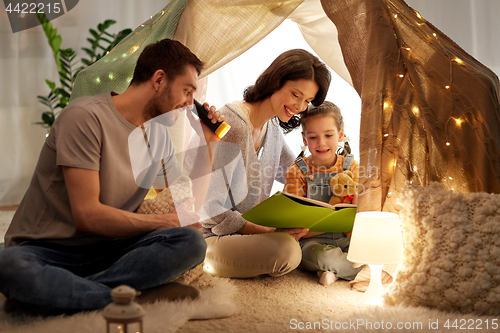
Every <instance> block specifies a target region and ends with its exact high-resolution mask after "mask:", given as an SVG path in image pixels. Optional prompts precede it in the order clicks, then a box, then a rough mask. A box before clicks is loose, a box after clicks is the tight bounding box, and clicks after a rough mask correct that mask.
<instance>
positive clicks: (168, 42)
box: [130, 39, 203, 85]
mask: <svg viewBox="0 0 500 333" xmlns="http://www.w3.org/2000/svg"><path fill="white" fill-rule="evenodd" d="M186 65H192V66H193V67H194V68H195V69H196V71H197V72H198V75H199V74H200V73H201V70H202V69H203V62H202V61H201V60H200V59H198V57H197V56H196V55H194V54H193V53H192V52H191V51H190V50H189V49H188V48H187V47H186V46H184V45H183V44H181V43H180V42H178V41H176V40H172V39H162V40H160V41H158V42H156V43H153V44H149V45H148V46H146V47H145V48H144V50H143V51H142V53H141V55H140V56H139V59H137V63H136V65H135V70H134V76H133V77H132V81H131V82H130V84H131V85H132V84H140V83H143V82H146V81H148V80H149V79H150V78H151V77H152V76H153V74H154V73H155V72H156V71H157V70H159V69H162V70H163V71H164V72H165V74H166V75H167V79H168V80H169V81H172V80H174V79H175V78H176V77H177V76H178V75H182V74H184V72H185V70H186Z"/></svg>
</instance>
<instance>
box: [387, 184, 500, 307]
mask: <svg viewBox="0 0 500 333" xmlns="http://www.w3.org/2000/svg"><path fill="white" fill-rule="evenodd" d="M399 204H400V205H401V206H402V210H401V212H400V214H399V216H400V219H401V225H402V230H403V239H404V242H405V251H404V260H403V262H402V264H401V266H400V270H399V272H398V274H397V275H396V281H395V283H394V284H393V285H392V287H391V289H390V290H389V292H388V293H387V294H386V296H385V301H386V303H388V304H392V305H396V304H401V305H408V306H426V307H430V308H436V309H439V310H444V311H450V312H451V311H459V312H462V313H474V314H478V315H500V196H499V195H497V194H488V193H466V194H463V193H453V192H452V191H449V190H446V189H445V188H444V186H443V185H442V184H440V183H435V182H433V183H431V184H430V185H429V186H428V187H419V186H415V185H409V186H407V187H406V188H405V189H404V191H403V192H402V195H401V197H400V202H399Z"/></svg>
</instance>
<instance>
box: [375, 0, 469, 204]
mask: <svg viewBox="0 0 500 333" xmlns="http://www.w3.org/2000/svg"><path fill="white" fill-rule="evenodd" d="M388 4H389V5H390V6H391V9H392V11H393V13H394V14H391V15H392V16H391V19H392V20H393V21H395V20H406V21H407V23H408V24H411V25H412V24H416V25H417V26H419V27H422V29H421V30H420V32H421V33H424V34H425V37H426V38H427V39H429V40H430V39H432V40H434V41H435V42H437V45H438V46H439V48H440V49H441V50H442V51H443V54H444V55H445V56H446V57H447V58H448V61H449V78H448V80H447V82H446V83H445V85H444V86H443V89H445V90H446V91H448V92H449V94H450V100H451V112H450V117H449V118H448V120H447V121H446V122H445V125H444V135H445V145H446V146H447V147H450V146H452V143H451V140H450V137H449V126H450V124H454V125H455V126H457V127H461V125H462V123H463V122H464V120H463V119H462V118H461V117H460V116H454V112H455V101H454V98H453V90H452V87H453V70H454V64H456V65H459V66H465V63H464V61H463V60H462V59H460V58H459V57H456V56H451V55H450V53H449V52H448V50H447V48H445V47H444V45H443V44H442V43H441V40H440V38H439V36H438V34H437V33H436V32H435V31H434V30H433V29H432V27H431V26H429V25H428V24H427V21H426V20H425V19H424V18H423V17H422V15H420V13H419V12H418V11H416V10H413V13H414V15H415V16H413V17H412V16H409V15H406V13H405V15H403V14H402V13H395V12H396V11H397V9H396V6H394V5H393V4H392V3H391V1H388ZM394 36H395V38H396V40H397V41H399V43H400V45H401V46H400V48H399V53H398V61H397V63H398V66H400V64H402V67H403V68H402V69H400V70H398V71H397V74H396V75H397V78H398V79H403V78H406V80H407V81H408V82H409V84H410V85H411V86H413V87H414V84H413V82H412V80H411V78H410V76H408V75H407V69H406V66H405V63H404V61H403V62H402V61H401V58H402V57H403V55H402V52H405V53H406V54H405V56H406V58H408V59H410V58H411V57H412V49H411V48H410V47H409V46H408V45H406V43H405V42H404V41H403V40H401V38H399V37H398V34H396V33H394ZM392 107H393V106H392V104H391V102H390V101H384V103H383V110H384V112H386V111H390V110H391V109H392ZM411 112H412V113H413V114H414V115H415V116H419V113H420V110H419V108H418V106H416V105H413V106H411ZM388 137H389V134H388V133H384V134H383V138H384V139H386V138H388ZM396 139H397V138H396ZM395 154H396V152H395ZM390 163H392V173H393V174H394V172H395V170H396V167H397V165H398V160H397V156H396V157H395V158H394V159H393V160H392V162H390ZM406 163H408V167H409V169H410V170H412V171H413V172H414V173H415V174H416V176H417V178H418V179H419V182H420V184H421V185H425V184H422V179H421V177H420V175H419V173H418V171H419V170H418V167H417V166H416V165H412V163H411V161H405V164H406ZM427 171H428V170H427ZM442 180H443V181H444V182H446V181H447V180H450V181H451V180H453V177H451V176H445V177H443V179H442ZM452 190H453V188H452ZM388 194H389V195H390V194H391V192H389V193H388Z"/></svg>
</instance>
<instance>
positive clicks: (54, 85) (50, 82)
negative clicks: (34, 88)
mask: <svg viewBox="0 0 500 333" xmlns="http://www.w3.org/2000/svg"><path fill="white" fill-rule="evenodd" d="M45 82H46V83H47V85H48V86H49V88H50V90H54V89H55V87H56V84H55V83H54V82H52V81H49V80H45Z"/></svg>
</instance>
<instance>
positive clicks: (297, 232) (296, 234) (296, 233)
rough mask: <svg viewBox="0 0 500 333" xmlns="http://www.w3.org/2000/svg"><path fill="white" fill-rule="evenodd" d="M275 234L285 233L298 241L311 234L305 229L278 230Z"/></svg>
mask: <svg viewBox="0 0 500 333" xmlns="http://www.w3.org/2000/svg"><path fill="white" fill-rule="evenodd" d="M274 232H284V233H287V234H289V235H291V236H292V237H293V238H295V239H296V240H299V239H301V238H302V237H303V236H305V235H306V234H307V233H308V232H309V229H305V228H293V229H276V230H275V231H274Z"/></svg>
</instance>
